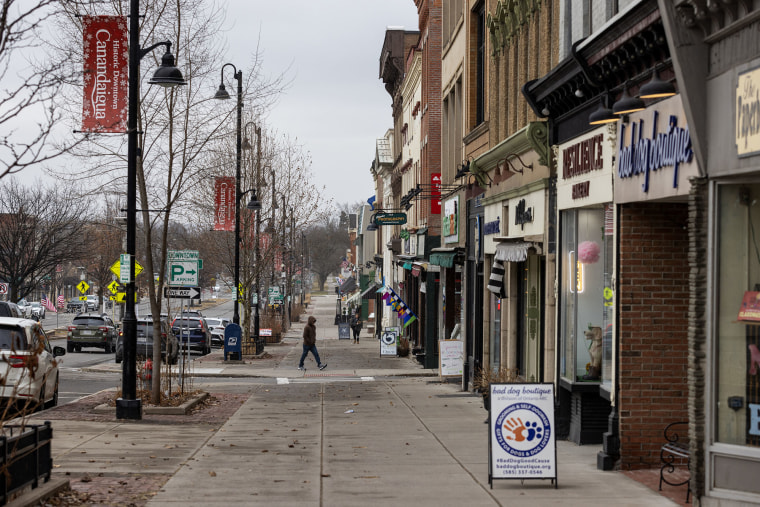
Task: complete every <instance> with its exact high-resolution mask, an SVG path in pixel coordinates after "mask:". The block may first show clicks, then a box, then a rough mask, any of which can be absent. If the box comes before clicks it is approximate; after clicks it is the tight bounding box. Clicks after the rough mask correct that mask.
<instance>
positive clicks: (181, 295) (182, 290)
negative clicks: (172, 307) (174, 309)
mask: <svg viewBox="0 0 760 507" xmlns="http://www.w3.org/2000/svg"><path fill="white" fill-rule="evenodd" d="M164 297H165V298H173V299H200V298H201V288H200V287H164Z"/></svg>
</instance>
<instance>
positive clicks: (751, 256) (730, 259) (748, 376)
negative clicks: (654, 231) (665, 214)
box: [715, 185, 760, 447]
mask: <svg viewBox="0 0 760 507" xmlns="http://www.w3.org/2000/svg"><path fill="white" fill-rule="evenodd" d="M718 188H719V190H718V206H717V209H718V217H717V224H718V225H717V228H716V239H717V242H718V248H717V260H716V261H717V264H716V270H717V272H716V273H715V280H716V284H717V298H716V301H717V303H716V304H717V318H716V326H717V330H716V331H717V333H716V343H715V351H716V357H717V359H716V361H717V364H716V369H717V377H716V378H717V384H718V385H717V386H716V391H715V392H716V399H715V414H716V417H717V421H716V424H715V428H716V430H715V431H716V435H715V436H716V439H717V440H718V441H719V442H724V443H730V444H737V445H750V446H754V447H757V446H760V368H759V367H760V300H759V299H758V296H759V295H760V204H758V203H759V202H760V185H723V186H720V187H718Z"/></svg>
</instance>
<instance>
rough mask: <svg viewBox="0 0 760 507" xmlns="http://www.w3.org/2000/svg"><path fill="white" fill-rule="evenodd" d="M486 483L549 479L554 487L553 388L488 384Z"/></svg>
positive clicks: (555, 454) (550, 386)
mask: <svg viewBox="0 0 760 507" xmlns="http://www.w3.org/2000/svg"><path fill="white" fill-rule="evenodd" d="M490 406H491V410H490V413H489V418H488V419H489V442H488V444H489V445H488V448H489V459H488V461H489V478H488V479H489V483H490V484H491V487H493V479H552V482H554V486H555V487H557V446H556V442H555V439H554V385H553V384H491V386H490Z"/></svg>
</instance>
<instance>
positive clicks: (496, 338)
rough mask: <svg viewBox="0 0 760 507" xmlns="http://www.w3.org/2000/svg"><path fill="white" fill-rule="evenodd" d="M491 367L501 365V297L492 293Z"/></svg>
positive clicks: (494, 367)
mask: <svg viewBox="0 0 760 507" xmlns="http://www.w3.org/2000/svg"><path fill="white" fill-rule="evenodd" d="M491 317H492V322H491V343H490V346H491V368H493V369H496V370H498V369H499V366H500V365H501V298H499V297H496V295H495V294H493V293H491Z"/></svg>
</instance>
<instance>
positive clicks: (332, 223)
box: [306, 212, 350, 290]
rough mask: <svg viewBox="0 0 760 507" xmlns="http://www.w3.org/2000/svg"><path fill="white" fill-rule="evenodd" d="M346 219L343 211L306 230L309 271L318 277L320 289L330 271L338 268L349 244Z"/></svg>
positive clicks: (323, 286) (332, 271)
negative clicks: (309, 256)
mask: <svg viewBox="0 0 760 507" xmlns="http://www.w3.org/2000/svg"><path fill="white" fill-rule="evenodd" d="M336 215H337V212H336ZM346 221H347V217H346V215H345V213H344V212H343V213H341V214H340V215H337V216H333V217H332V218H331V219H330V220H328V221H326V222H324V223H322V224H320V225H317V226H314V227H311V228H309V229H308V231H307V232H306V238H307V241H308V242H309V251H310V253H311V271H312V273H315V274H316V275H317V276H318V277H319V287H320V289H321V290H325V282H326V281H327V277H328V276H329V275H330V273H335V272H336V271H338V269H339V268H340V263H341V260H342V259H343V258H344V257H345V255H346V249H347V248H349V246H350V244H349V237H348V231H347V229H346Z"/></svg>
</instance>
